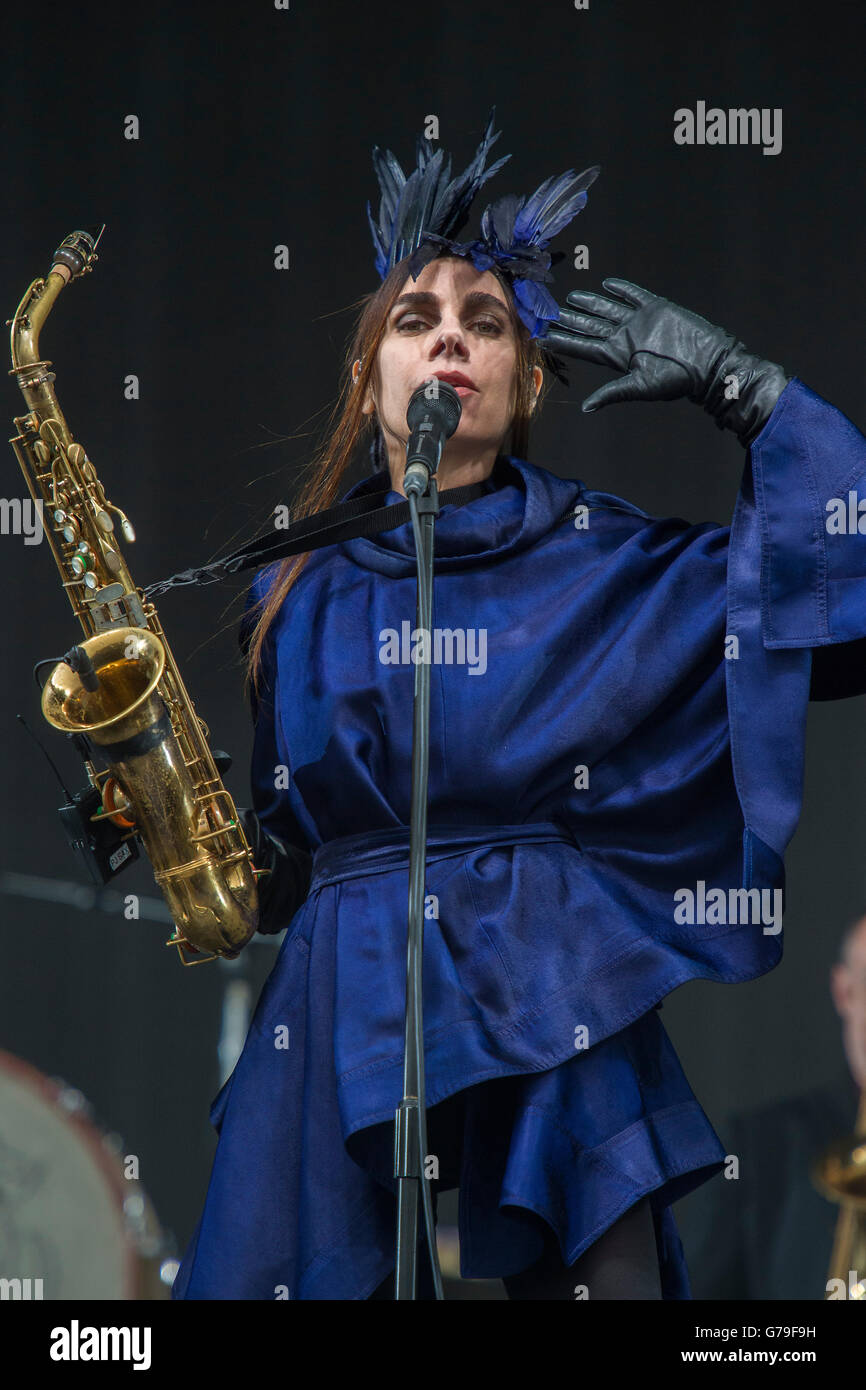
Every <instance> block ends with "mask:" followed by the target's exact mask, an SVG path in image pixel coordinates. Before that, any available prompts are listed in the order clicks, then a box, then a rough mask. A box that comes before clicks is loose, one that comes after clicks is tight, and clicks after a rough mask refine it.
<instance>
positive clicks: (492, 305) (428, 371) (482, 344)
mask: <svg viewBox="0 0 866 1390" xmlns="http://www.w3.org/2000/svg"><path fill="white" fill-rule="evenodd" d="M516 358H517V344H516V340H515V330H514V328H513V327H512V323H511V316H510V314H509V310H508V302H507V300H506V297H505V291H504V290H503V289H502V286H501V285H500V283H499V281H498V280H497V278H496V276H495V275H492V274H491V273H490V272H489V271H477V270H476V269H475V268H474V266H473V265H472V263H471V261H468V260H463V259H462V258H460V257H445V258H443V257H440V258H439V259H437V260H435V261H432V262H431V263H430V264H429V265H427V266H425V267H424V269H423V270H422V272H421V274H420V275H419V276H418V279H417V280H413V279H412V278H411V276H410V277H408V278H407V280H406V283H405V284H404V286H403V288H402V290H401V291H400V294H399V296H398V297H397V301H396V303H395V304H394V306H393V308H392V309H391V312H390V314H389V316H388V321H387V324H386V326H385V333H384V336H383V338H382V341H381V344H380V347H379V357H378V366H379V373H380V388H379V393H378V398H377V399H376V400H375V406H376V410H377V415H378V420H379V424H380V425H381V426H382V429H383V432H384V435H385V440H386V443H387V444H388V450H389V454H392V455H394V456H395V457H398V456H399V455H400V454H403V455H404V454H405V445H406V442H407V440H408V436H409V430H408V426H407V424H406V410H407V407H408V405H409V398H410V396H411V395H412V393H413V391H415V390H416V388H417V387H419V386H420V385H422V383H423V382H425V381H427V380H428V379H429V378H430V377H431V376H441V377H444V378H445V379H446V380H448V378H449V375H450V374H452V373H454V374H459V377H462V378H464V379H465V381H466V383H467V384H466V385H461V384H459V377H456V378H455V380H454V381H452V385H454V387H455V390H456V391H457V394H458V395H459V397H460V403H461V405H462V407H463V413H462V415H461V417H460V423H459V424H458V426H457V430H456V431H455V433H454V435H453V436H452V438H451V439H450V440H449V441H448V444H447V445H446V450H447V453H448V455H449V456H450V457H451V458H457V457H465V458H470V457H479V458H480V457H482V456H484V455H487V454H489V455H490V456H491V460H492V458H493V457H494V456H495V455H496V453H498V452H499V450H500V448H501V446H502V444H503V442H504V440H505V438H506V435H507V433H508V429H509V426H510V424H511V415H512V404H511V402H512V391H513V383H514V372H515V364H516ZM540 385H541V372H540V370H539V369H536V388H535V389H536V392H537V390H538V388H539V387H540ZM373 407H374V401H373V399H372V397H371V396H369V395H368V397H367V400H366V402H365V405H364V409H365V413H368V414H369V413H370V411H371V410H372V409H373Z"/></svg>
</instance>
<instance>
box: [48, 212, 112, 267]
mask: <svg viewBox="0 0 866 1390" xmlns="http://www.w3.org/2000/svg"><path fill="white" fill-rule="evenodd" d="M104 231H105V223H104V222H103V224H102V226H101V227H90V228H88V229H86V230H79V231H77V232H71V233H70V234H69V236H68V237H64V239H63V241H61V243H60V245H59V246H58V248H57V250H56V251H55V252H54V256H53V258H52V261H51V269H52V271H57V273H58V274H60V275H62V276H63V278H64V279H65V280H66V281H67V282H68V281H69V280H74V279H76V277H77V276H79V275H86V274H87V272H88V271H89V270H92V269H93V264H94V262H95V261H98V260H99V257H98V256H97V254H96V247H97V246H98V244H99V239H100V237H101V236H102V233H103V232H104Z"/></svg>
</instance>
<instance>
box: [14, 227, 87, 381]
mask: <svg viewBox="0 0 866 1390" xmlns="http://www.w3.org/2000/svg"><path fill="white" fill-rule="evenodd" d="M103 230H104V228H102V227H100V228H94V229H93V230H92V231H76V232H71V233H70V235H69V236H68V237H65V238H64V240H63V241H61V243H60V245H59V246H58V248H57V250H56V251H55V252H54V255H53V257H52V260H51V269H50V270H49V272H48V274H47V275H46V277H45V279H44V280H34V281H33V283H32V284H31V285H30V286H29V288H28V289H27V292H26V294H25V295H24V298H23V299H22V300H21V303H20V304H19V305H18V308H17V309H16V311H15V317H14V318H13V320H12V328H11V333H10V346H11V349H12V374H13V375H17V376H18V384H19V386H20V387H21V389H22V390H23V389H24V387H25V386H26V385H27V384H28V382H27V377H28V375H29V372H28V369H29V368H32V367H38V366H42V365H43V364H42V363H41V361H40V358H39V334H40V332H41V331H42V325H43V324H44V322H45V320H46V319H47V317H48V315H49V314H50V313H51V310H52V309H53V308H54V303H55V301H56V299H57V296H58V295H59V294H60V291H61V290H62V289H63V288H64V287H65V286H66V285H68V283H69V281H70V280H75V279H77V278H78V277H79V276H80V275H86V274H87V273H88V272H89V271H91V270H92V269H93V265H94V263H95V262H96V261H97V260H98V259H99V257H98V256H97V254H96V247H97V244H98V242H99V239H100V237H101V236H102V232H103ZM19 374H20V375H19ZM22 378H23V379H22Z"/></svg>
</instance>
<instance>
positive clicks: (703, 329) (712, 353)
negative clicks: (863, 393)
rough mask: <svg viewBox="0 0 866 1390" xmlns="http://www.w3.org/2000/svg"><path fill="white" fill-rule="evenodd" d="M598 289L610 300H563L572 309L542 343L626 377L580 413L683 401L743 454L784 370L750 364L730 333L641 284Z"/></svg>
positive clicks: (580, 294) (612, 283) (589, 296)
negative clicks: (728, 434) (729, 433)
mask: <svg viewBox="0 0 866 1390" xmlns="http://www.w3.org/2000/svg"><path fill="white" fill-rule="evenodd" d="M602 284H603V285H604V287H605V289H606V290H608V291H609V292H610V295H609V296H606V295H603V294H593V293H591V292H590V291H588V290H575V291H574V292H573V293H571V294H569V295H568V296H567V298H566V303H567V304H569V305H571V306H572V307H571V308H570V309H564V308H560V311H559V319H558V320H554V321H553V322H551V324H550V326H549V328H548V331H547V334H546V336H545V337H544V338H543V339H542V343H543V344H544V346H545V347H550V349H551V351H553V352H558V353H560V354H562V355H563V356H565V357H577V358H581V359H582V360H583V361H586V362H599V363H601V364H603V365H604V366H606V367H615V368H617V369H618V370H619V371H621V372H625V373H626V375H625V376H623V377H619V378H617V379H616V380H615V381H609V382H607V383H606V384H605V385H604V386H601V387H599V389H598V390H597V391H593V393H592V395H591V396H587V398H586V400H585V401H584V402H583V406H582V409H583V410H584V411H586V412H591V411H593V410H598V409H599V408H600V407H601V406H604V405H611V404H613V403H614V402H615V401H672V400H676V399H677V398H678V397H681V396H686V397H688V399H689V400H690V401H696V402H697V403H698V404H699V405H702V406H703V407H704V410H706V411H708V413H709V414H710V415H712V416H713V418H714V419H715V421H716V424H717V425H718V427H719V429H730V430H733V431H734V433H735V434H736V435H737V437H738V439H739V440H740V443H741V444H742V445H743V446H744V447H748V445H749V444H751V443H752V441H753V440H754V439H756V438H757V436H758V435H759V434H760V432H761V430H762V429H763V428H764V425H765V424H766V423H767V420H768V419H769V418H770V416H771V414H772V413H773V408H774V406H775V404H776V401H777V400H778V399H779V396H780V395H781V394H782V391H783V390H784V389H785V387H786V386H787V384H788V380H789V378H788V377H787V376H786V375H785V372H784V370H783V368H782V367H780V366H779V365H778V364H777V363H776V362H765V361H764V360H763V359H762V358H760V357H753V356H752V354H751V353H748V352H746V349H745V347H744V345H743V344H742V343H741V342H738V341H737V339H736V338H735V336H734V335H733V333H726V332H725V330H724V329H723V328H717V327H716V326H715V325H714V324H712V323H708V322H707V320H706V319H702V318H701V317H700V315H699V314H693V313H691V312H690V310H688V309H681V308H680V306H679V305H678V304H673V303H672V302H671V301H670V300H669V299H661V298H660V297H659V296H658V295H656V294H652V293H651V292H650V291H649V290H645V289H641V287H640V285H633V284H631V282H630V281H629V280H614V279H607V280H603V281H602ZM613 296H616V298H614V297H613Z"/></svg>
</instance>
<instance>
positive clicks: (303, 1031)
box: [173, 378, 866, 1299]
mask: <svg viewBox="0 0 866 1390" xmlns="http://www.w3.org/2000/svg"><path fill="white" fill-rule="evenodd" d="M385 482H387V479H386V477H385V475H383V474H379V475H377V476H376V477H375V478H373V479H367V480H365V481H364V482H363V483H361V484H360V485H358V486H357V487H355V488H354V489H352V492H351V493H350V494H348V495H349V496H357V495H359V494H361V493H363V492H367V491H370V490H373V489H375V488H376V487H377V486H378V487H379V488H381V487H382V486H383V485H384V483H385ZM858 485H859V487H860V489H861V493H862V494H863V495H866V439H864V438H863V436H862V435H861V434H860V432H859V431H858V430H857V429H856V428H855V427H854V426H853V425H852V424H851V423H850V421H848V420H847V419H846V418H845V416H843V415H842V414H841V413H840V412H839V411H838V410H836V409H835V408H834V407H833V406H831V405H829V404H827V402H825V401H823V400H822V399H821V398H820V397H819V396H817V395H815V393H814V392H812V391H811V390H809V388H808V387H807V386H805V385H804V384H803V383H802V382H801V381H799V380H798V379H796V378H795V379H794V380H793V381H791V382H790V383H789V384H788V386H787V387H786V389H785V390H784V391H783V393H782V395H781V397H780V398H779V401H778V403H777V405H776V407H775V409H774V411H773V414H772V416H771V417H770V419H769V421H768V422H767V424H766V425H765V427H764V429H763V431H762V432H761V434H760V436H759V437H758V439H757V440H756V441H755V443H754V444H753V445H752V447H751V450H750V453H749V454H748V455H747V458H746V463H745V467H744V472H743V478H742V483H741V487H740V491H739V495H738V498H737V502H736V506H735V511H734V516H733V521H732V525H731V526H719V525H716V524H714V523H711V522H704V523H701V524H697V525H692V524H689V523H687V522H685V521H682V520H680V519H677V518H670V517H669V518H655V517H652V516H650V515H648V514H647V513H646V512H644V511H642V510H640V508H638V507H635V506H633V505H631V504H630V503H628V502H626V501H623V500H622V499H620V498H618V497H614V496H612V495H610V494H607V493H604V492H599V491H596V490H594V489H591V488H588V487H587V486H586V485H585V484H584V483H583V482H580V481H575V480H569V479H564V478H560V477H557V476H555V475H554V474H552V473H550V472H549V471H547V470H546V469H544V468H541V467H537V466H534V465H532V464H529V463H527V462H525V461H522V460H520V459H516V458H507V459H506V458H502V459H500V460H498V461H497V465H496V468H495V470H494V474H493V476H492V478H491V480H490V482H489V487H488V491H487V493H486V494H485V495H484V496H482V497H480V498H477V499H475V500H474V501H472V502H471V503H468V504H466V505H464V506H463V507H458V508H454V507H450V506H445V507H444V508H443V509H442V511H441V514H440V518H439V520H438V522H437V527H436V565H435V575H436V578H435V587H434V614H433V624H434V628H439V629H452V630H457V629H461V630H464V631H465V630H467V629H469V630H470V631H471V633H473V634H475V636H476V639H477V641H478V645H476V647H475V648H470V649H469V651H470V653H471V652H474V656H475V661H474V666H473V664H472V661H471V659H470V660H467V661H465V662H464V663H463V664H459V663H458V662H451V663H449V662H448V661H447V658H446V656H445V652H444V651H442V652H440V653H439V655H440V658H441V659H440V660H439V661H436V660H434V663H433V665H432V672H431V677H432V693H431V721H430V727H431V755H430V780H429V836H428V858H427V878H426V887H427V894H428V895H429V896H428V910H427V914H426V921H425V931H424V1043H425V1056H426V1086H427V1106H428V1150H429V1152H430V1153H435V1154H436V1155H437V1157H438V1158H439V1162H440V1174H439V1175H440V1183H441V1186H443V1187H447V1186H457V1185H459V1188H460V1199H459V1201H460V1218H459V1219H460V1244H461V1273H462V1274H463V1275H464V1277H496V1276H502V1275H508V1274H511V1273H516V1272H518V1271H520V1270H521V1269H525V1268H526V1267H528V1266H529V1265H530V1264H532V1263H533V1262H534V1261H535V1260H536V1259H537V1258H538V1257H539V1255H540V1254H541V1251H542V1238H541V1232H542V1230H543V1227H544V1223H546V1224H547V1225H548V1226H550V1227H551V1228H552V1229H553V1230H554V1232H555V1233H556V1236H557V1238H558V1240H559V1245H560V1249H561V1252H562V1257H563V1259H564V1260H565V1262H566V1263H569V1264H570V1263H572V1262H573V1261H574V1260H576V1259H577V1258H578V1256H580V1255H581V1254H582V1253H583V1251H584V1250H585V1249H586V1248H587V1247H588V1246H589V1245H590V1244H591V1243H592V1242H593V1241H594V1240H596V1239H597V1238H598V1237H599V1236H600V1235H601V1234H602V1232H603V1231H605V1230H606V1229H607V1228H608V1227H609V1226H610V1225H611V1224H612V1223H613V1222H614V1221H615V1220H617V1218H618V1217H619V1216H621V1215H622V1214H623V1213H624V1212H625V1211H627V1210H628V1209H629V1207H631V1206H632V1205H633V1204H634V1203H635V1202H637V1201H638V1200H639V1199H640V1198H642V1197H644V1196H649V1198H650V1201H651V1205H652V1210H653V1214H654V1222H655V1232H656V1240H657V1247H658V1253H659V1261H660V1270H661V1275H662V1289H663V1296H664V1297H665V1298H688V1297H689V1288H688V1278H687V1271H686V1269H685V1264H684V1260H683V1254H682V1246H681V1244H680V1241H679V1237H678V1235H677V1232H676V1227H675V1224H674V1221H673V1217H672V1213H671V1210H670V1206H671V1203H672V1202H674V1201H675V1200H677V1199H678V1198H679V1197H681V1196H683V1195H685V1193H687V1192H688V1191H690V1190H691V1189H692V1188H694V1187H696V1186H698V1185H699V1184H700V1183H702V1182H704V1181H705V1180H706V1179H707V1178H709V1177H710V1176H712V1175H713V1174H714V1173H716V1172H718V1171H719V1169H720V1167H721V1166H722V1163H723V1159H724V1154H725V1149H724V1146H723V1145H722V1143H721V1141H720V1140H719V1138H718V1136H717V1135H716V1134H715V1132H714V1131H713V1129H712V1127H711V1125H710V1123H709V1121H708V1120H707V1117H706V1115H705V1114H704V1112H703V1110H702V1108H701V1105H700V1103H699V1102H698V1100H697V1099H696V1098H695V1096H694V1095H693V1093H692V1091H691V1088H690V1087H689V1084H688V1082H687V1080H686V1077H685V1075H684V1073H683V1071H682V1069H681V1067H680V1064H679V1062H678V1059H677V1057H676V1054H675V1052H674V1050H673V1048H672V1046H671V1043H670V1041H669V1039H668V1037H667V1034H666V1032H665V1030H664V1027H663V1025H662V1023H661V1020H660V1018H659V1014H658V1012H657V1010H658V1008H659V1007H660V1003H661V1001H662V999H663V998H664V996H665V995H666V994H667V993H668V992H669V991H670V990H672V989H675V988H676V987H677V986H678V985H681V984H683V983H684V982H685V981H687V980H691V979H695V978H704V979H712V980H720V981H735V980H748V979H752V978H754V977H755V976H758V975H761V974H762V973H764V972H765V971H767V970H770V969H771V968H772V967H773V966H774V965H776V964H777V963H778V961H779V959H780V957H781V953H782V935H781V931H780V929H779V920H778V915H775V916H774V912H773V909H772V907H771V906H770V905H771V904H772V905H776V904H778V903H779V901H780V898H781V893H782V891H783V889H784V866H783V854H784V850H785V847H786V845H787V843H788V841H789V840H790V838H791V836H792V834H793V832H794V829H795V827H796V823H797V820H798V816H799V812H800V801H801V787H802V775H803V754H804V733H805V723H806V706H807V702H808V700H809V697H810V680H816V681H817V680H818V679H819V678H820V683H822V684H823V686H824V687H825V689H824V691H823V693H822V694H821V697H822V698H823V697H825V696H827V697H829V696H830V695H832V696H842V695H848V694H854V693H859V692H860V691H861V690H862V689H864V686H866V682H864V678H863V672H864V669H866V665H864V661H863V656H862V644H860V643H859V639H861V638H863V637H864V636H866V541H864V540H863V538H862V537H861V536H860V535H859V534H858V533H857V532H856V529H855V531H854V532H853V533H850V532H849V533H847V534H846V533H840V534H830V533H829V532H828V529H827V526H826V524H825V523H826V519H827V513H826V504H827V502H828V501H829V500H830V499H832V498H834V497H838V498H842V499H846V498H847V494H848V491H849V489H856V488H857V487H858ZM387 500H388V501H389V502H394V501H398V500H401V499H400V498H399V497H398V496H397V494H394V493H392V494H390V495H389V497H388V499H387ZM864 526H866V522H864ZM272 577H273V576H272V572H271V571H269V570H262V571H260V572H259V573H258V574H257V576H256V579H255V581H254V583H253V586H252V589H251V592H250V600H252V599H253V598H258V597H259V596H260V595H261V593H262V592H263V591H264V586H266V585H267V584H268V582H269V580H270V579H272ZM404 623H408V624H409V625H410V627H411V628H414V625H415V564H414V558H413V541H412V533H411V526H409V525H404V526H401V527H399V528H396V529H394V530H392V531H390V532H388V533H382V534H380V535H379V536H377V537H375V538H373V539H356V540H353V541H349V542H345V543H343V544H340V545H334V546H328V547H326V548H324V549H321V550H318V551H316V552H314V553H313V555H312V556H311V557H310V560H309V562H308V564H307V567H306V569H305V571H304V572H303V575H302V577H301V579H300V580H299V582H298V583H297V584H296V586H295V587H294V588H293V590H292V591H291V592H290V594H289V596H288V598H287V600H286V602H285V603H284V604H283V606H282V608H281V610H280V612H279V615H278V618H277V620H276V621H275V623H274V625H273V626H272V628H271V630H270V634H269V639H268V643H267V649H266V654H267V660H266V672H267V681H268V683H269V686H270V689H269V691H268V692H267V694H266V695H264V696H263V698H262V700H261V703H260V704H259V706H258V707H257V708H256V711H255V712H256V715H257V723H256V731H255V745H254V754H253V766H252V785H253V805H254V806H255V808H256V810H257V812H258V814H259V816H260V817H261V818H262V820H263V822H264V825H265V826H266V828H267V829H269V830H271V831H272V832H273V833H274V834H277V835H279V836H282V837H284V838H286V839H290V840H292V841H294V842H295V843H296V844H299V845H305V846H309V847H310V848H311V849H312V850H313V851H314V859H313V877H312V883H311V887H310V892H309V896H308V898H307V900H306V901H305V903H304V904H303V905H302V906H301V907H300V909H299V910H298V911H297V912H296V914H295V916H294V917H293V918H292V920H291V921H290V922H288V923H286V925H287V927H288V931H287V933H286V936H285V938H284V941H283V943H282V946H281V949H280V952H279V957H278V959H277V961H276V963H275V965H274V968H273V970H272V972H271V974H270V976H269V978H268V980H267V982H266V984H265V987H264V989H263V992H262V995H261V998H260V1000H259V1003H258V1007H257V1009H256V1012H255V1016H254V1019H253V1022H252V1024H251V1027H250V1030H249V1035H248V1037H247V1040H246V1044H245V1047H244V1049H243V1052H242V1055H241V1057H240V1059H239V1061H238V1063H237V1065H236V1067H235V1069H234V1072H233V1073H232V1075H231V1077H230V1078H229V1080H228V1081H227V1082H226V1084H225V1086H224V1087H223V1088H222V1090H221V1092H220V1094H219V1096H218V1097H217V1098H216V1100H215V1101H214V1104H213V1107H212V1109H211V1120H212V1123H213V1124H214V1126H215V1127H216V1129H217V1131H218V1133H219V1136H220V1137H219V1145H218V1148H217V1153H216V1156H215V1159H214V1166H213V1172H212V1175H211V1180H210V1185H209V1188H208V1193H207V1199H206V1203H205V1207H204V1211H203V1213H202V1216H201V1219H200V1221H199V1223H198V1226H197V1228H196V1232H195V1234H194V1236H193V1239H192V1242H191V1244H190V1247H189V1249H188V1251H187V1253H186V1256H185V1258H184V1261H183V1263H182V1265H181V1269H180V1272H179V1275H178V1278H177V1280H176V1283H175V1286H174V1290H173V1296H174V1297H176V1298H192V1299H223V1298H225V1299H233V1298H251V1299H272V1298H276V1297H290V1298H299V1299H331V1298H333V1299H363V1298H366V1297H367V1296H368V1295H369V1294H370V1293H371V1292H372V1290H373V1289H374V1288H376V1286H377V1285H378V1284H379V1283H380V1282H381V1281H382V1280H383V1279H384V1278H385V1277H386V1276H387V1275H388V1273H389V1272H390V1270H391V1269H392V1268H393V1265H394V1243H395V1212H396V1202H395V1196H394V1193H395V1190H396V1183H395V1180H394V1178H393V1122H394V1111H395V1108H396V1106H397V1105H398V1103H399V1101H400V1098H401V1095H402V1067H403V1021H404V1007H405V957H406V921H407V897H408V873H407V868H408V845H409V839H408V820H409V798H410V785H411V779H410V771H411V736H412V696H413V684H414V673H415V667H414V665H412V664H411V662H404V663H401V662H400V661H397V662H392V663H387V662H385V661H384V660H383V654H384V653H385V651H386V649H387V634H388V632H389V630H390V631H393V632H395V633H396V634H397V635H398V638H399V637H401V636H402V634H403V633H404V632H405V629H404V628H403V627H402V625H403V624H404ZM481 630H483V631H484V633H485V634H486V650H485V652H484V659H483V662H482V659H481V645H480V640H481V639H480V633H481ZM833 644H847V645H837V646H835V648H833ZM825 648H833V651H832V659H828V660H823V661H822V662H821V665H820V669H819V667H818V660H819V658H820V657H822V656H825V655H826V653H824V652H823V649H825ZM396 650H397V652H398V654H399V641H398V644H397V648H396ZM402 654H403V655H404V656H405V654H406V649H405V646H404V649H403V653H402ZM434 655H435V653H434ZM482 664H483V665H484V668H485V669H483V670H482ZM813 664H814V666H815V670H814V671H813ZM819 693H821V692H819V691H818V688H817V686H816V687H814V688H813V696H814V695H817V694H819ZM279 767H282V768H284V769H285V770H287V775H288V785H287V786H286V785H285V773H284V774H283V780H282V781H280V788H279V789H276V788H275V770H277V769H278V768H279ZM580 769H585V771H583V772H581V770H580ZM276 780H280V779H279V778H277V779H276ZM737 889H758V890H762V892H763V897H760V895H752V898H750V899H749V903H750V904H752V905H751V906H748V907H747V906H746V905H745V902H746V898H747V895H745V894H744V895H741V897H739V898H738V897H737V895H736V892H733V893H732V892H731V890H737ZM690 895H692V901H693V902H694V903H696V904H697V906H696V908H695V911H693V912H691V913H689V912H688V907H687V903H688V901H689V896H690ZM712 895H714V896H712ZM711 896H712V901H714V902H715V904H716V906H715V907H711V906H710V905H709V904H710V900H711ZM758 903H760V904H761V907H760V908H758V906H757V904H758ZM684 904H685V905H684ZM738 904H739V906H738Z"/></svg>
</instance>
